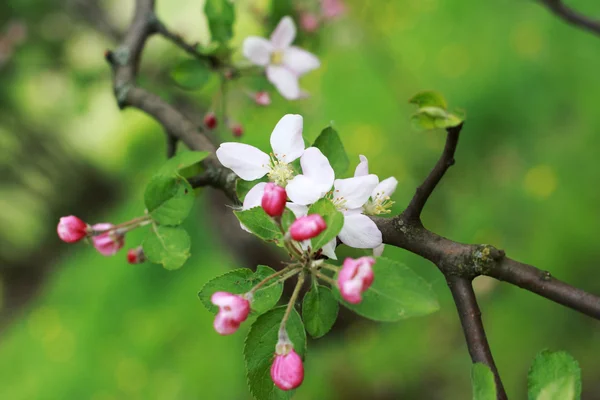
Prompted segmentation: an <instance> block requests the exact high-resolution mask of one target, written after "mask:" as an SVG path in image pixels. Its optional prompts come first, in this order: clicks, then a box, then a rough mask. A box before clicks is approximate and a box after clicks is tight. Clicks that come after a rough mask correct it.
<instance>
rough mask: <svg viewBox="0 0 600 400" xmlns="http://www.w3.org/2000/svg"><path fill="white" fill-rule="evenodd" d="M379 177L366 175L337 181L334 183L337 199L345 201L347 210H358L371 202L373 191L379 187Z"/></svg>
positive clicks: (334, 194)
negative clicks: (368, 201)
mask: <svg viewBox="0 0 600 400" xmlns="http://www.w3.org/2000/svg"><path fill="white" fill-rule="evenodd" d="M378 182H379V178H377V175H373V174H371V175H364V176H357V177H354V178H347V179H336V180H335V182H334V184H333V185H334V187H335V191H334V192H333V196H334V198H335V199H343V200H345V202H344V203H343V207H344V208H347V209H351V208H358V207H361V206H362V205H363V204H365V203H366V202H367V200H369V197H371V193H373V189H375V186H377V183H378Z"/></svg>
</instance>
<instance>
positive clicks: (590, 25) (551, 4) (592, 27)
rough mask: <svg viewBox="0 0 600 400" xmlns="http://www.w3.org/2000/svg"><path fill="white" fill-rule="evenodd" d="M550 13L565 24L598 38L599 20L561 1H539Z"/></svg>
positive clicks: (599, 30) (599, 31)
mask: <svg viewBox="0 0 600 400" xmlns="http://www.w3.org/2000/svg"><path fill="white" fill-rule="evenodd" d="M540 1H541V2H542V4H544V5H545V6H546V7H548V9H550V11H552V12H553V13H554V14H555V15H557V16H558V17H559V18H561V19H562V20H564V21H566V22H567V23H569V24H571V25H574V26H576V27H578V28H582V29H584V30H587V31H589V32H591V33H593V34H595V35H599V36H600V20H596V19H591V18H589V17H586V16H585V15H583V14H580V13H578V12H577V11H575V10H573V9H571V8H569V7H567V6H566V5H564V3H563V2H562V0H540Z"/></svg>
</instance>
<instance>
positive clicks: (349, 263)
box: [337, 257, 375, 304]
mask: <svg viewBox="0 0 600 400" xmlns="http://www.w3.org/2000/svg"><path fill="white" fill-rule="evenodd" d="M373 264H375V259H374V258H372V257H361V258H357V259H356V260H354V259H352V258H346V259H345V260H344V265H343V266H342V270H341V271H340V273H339V274H338V279H337V283H338V287H339V289H340V293H341V295H342V297H343V299H344V300H346V301H347V302H348V303H352V304H358V303H360V302H361V301H362V293H363V292H364V291H366V290H367V289H368V288H369V287H370V286H371V284H372V283H373V278H374V276H373V268H372V266H373Z"/></svg>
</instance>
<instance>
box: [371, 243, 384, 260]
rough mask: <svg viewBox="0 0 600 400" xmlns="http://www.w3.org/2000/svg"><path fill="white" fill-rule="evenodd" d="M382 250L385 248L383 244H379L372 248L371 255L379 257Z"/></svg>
mask: <svg viewBox="0 0 600 400" xmlns="http://www.w3.org/2000/svg"><path fill="white" fill-rule="evenodd" d="M383 250H385V244H381V245H379V246H377V247H375V248H374V249H373V256H375V257H380V256H381V255H382V254H383Z"/></svg>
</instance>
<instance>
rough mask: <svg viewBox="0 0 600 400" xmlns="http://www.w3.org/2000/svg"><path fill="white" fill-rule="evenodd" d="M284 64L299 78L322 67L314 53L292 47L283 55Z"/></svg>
mask: <svg viewBox="0 0 600 400" xmlns="http://www.w3.org/2000/svg"><path fill="white" fill-rule="evenodd" d="M283 64H284V65H285V66H286V67H288V68H289V69H291V70H292V71H294V72H295V73H296V75H297V76H300V75H304V74H306V73H307V72H310V71H312V70H314V69H317V68H319V67H320V66H321V62H320V61H319V59H318V58H317V56H315V55H314V54H312V53H309V52H308V51H306V50H303V49H301V48H299V47H296V46H292V47H289V48H287V49H286V50H285V51H284V53H283Z"/></svg>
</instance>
